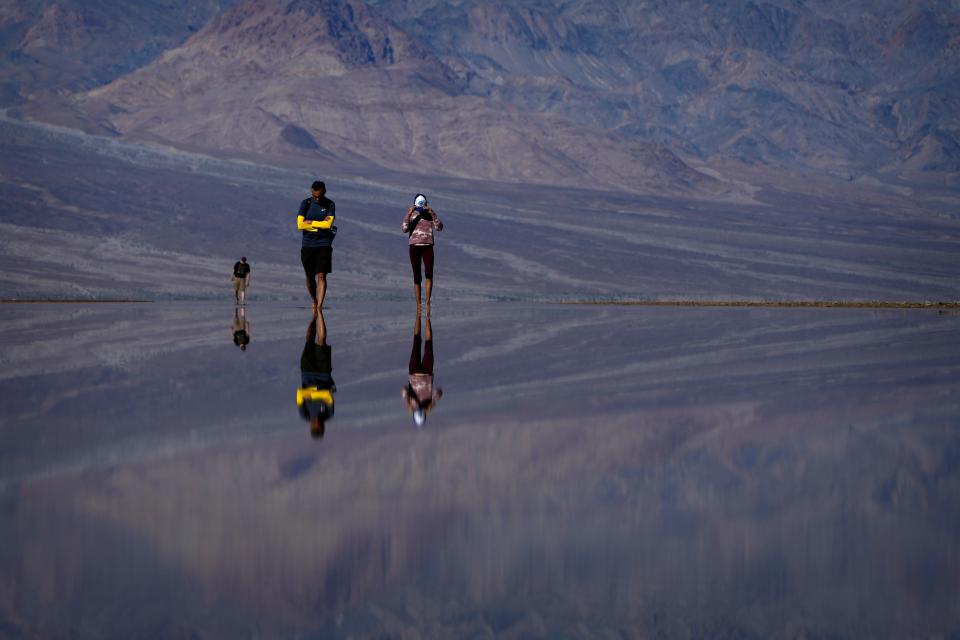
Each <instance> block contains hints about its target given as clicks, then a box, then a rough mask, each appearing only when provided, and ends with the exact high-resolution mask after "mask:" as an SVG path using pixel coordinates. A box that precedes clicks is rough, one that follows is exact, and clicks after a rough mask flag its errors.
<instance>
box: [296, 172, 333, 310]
mask: <svg viewBox="0 0 960 640" xmlns="http://www.w3.org/2000/svg"><path fill="white" fill-rule="evenodd" d="M310 193H311V196H310V197H309V198H307V199H306V200H304V201H303V202H301V203H300V210H299V211H298V212H297V229H299V230H300V231H302V232H303V243H302V245H301V248H300V262H301V263H302V264H303V271H304V273H305V274H306V276H307V291H308V292H310V300H312V301H313V307H314V308H315V309H316V310H317V311H319V310H320V308H321V307H322V306H323V298H324V296H326V295H327V274H328V273H330V272H331V271H332V270H333V268H332V263H333V237H334V236H335V235H336V233H337V228H336V227H335V226H333V221H334V218H335V216H336V205H334V203H333V200H330V199H329V198H327V197H326V193H327V186H326V185H325V184H324V183H323V182H321V181H319V180H317V181H316V182H314V183H313V184H312V185H311V186H310Z"/></svg>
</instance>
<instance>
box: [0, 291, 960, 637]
mask: <svg viewBox="0 0 960 640" xmlns="http://www.w3.org/2000/svg"><path fill="white" fill-rule="evenodd" d="M322 320H323V321H322V322H320V323H316V322H313V321H312V318H311V315H310V312H309V311H307V310H306V309H303V308H295V307H290V306H258V305H251V306H250V307H249V308H248V309H247V310H246V313H245V316H244V317H240V315H239V314H236V313H235V310H234V309H233V307H231V306H220V305H213V304H175V305H160V304H145V305H4V306H2V307H0V332H2V336H3V340H2V343H3V344H2V346H0V362H2V364H3V367H2V371H0V401H2V406H0V514H2V517H0V637H12V638H17V637H66V636H70V637H83V638H88V637H89V638H99V637H109V638H114V637H116V638H121V637H122V638H127V637H164V638H165V637H175V638H179V637H183V638H191V637H201V638H244V637H320V638H327V637H331V638H337V637H505V638H514V637H517V638H519V637H600V638H608V637H609V638H621V637H626V638H642V637H784V638H786V637H789V638H794V637H896V638H907V637H918V638H919V637H950V634H951V633H952V634H957V633H960V420H958V417H960V376H958V373H960V331H958V330H960V316H958V315H956V314H952V313H942V312H941V313H938V312H937V311H930V310H921V311H917V310H907V311H904V310H845V309H735V308H724V309H716V308H639V307H583V306H576V307H570V306H559V305H540V306H535V305H519V304H517V305H513V304H493V305H490V304H488V305H480V304H475V305H471V304H442V305H439V304H438V305H437V306H436V308H435V309H434V311H433V315H432V318H431V322H430V323H429V325H428V323H427V322H426V321H425V319H424V320H421V322H419V323H418V322H417V321H416V315H415V313H414V311H413V309H412V308H410V307H409V305H405V304H392V303H391V304H380V305H373V304H344V305H342V306H338V305H337V304H334V305H333V307H332V308H331V309H329V310H327V311H326V312H325V313H324V316H323V318H322ZM238 331H240V332H245V333H246V336H247V337H248V338H249V344H248V345H246V348H245V349H241V345H242V344H243V343H244V342H245V339H244V337H243V335H239V336H238V333H237V332H238ZM418 333H419V337H418V335H417V334H418ZM428 338H429V340H428ZM237 343H240V344H237ZM428 343H429V344H428ZM431 355H432V363H431V362H430V359H431V358H430V356H431ZM431 364H432V366H431ZM431 372H432V381H431V379H430V376H431ZM416 376H419V377H416ZM411 382H414V383H415V384H414V385H413V386H416V387H418V389H413V388H412V387H408V385H409V384H410V383H411ZM424 385H426V386H427V387H428V389H427V391H426V393H425V395H424V393H423V387H424ZM304 388H307V390H306V391H302V389H304ZM411 391H420V392H421V395H422V396H423V397H430V398H432V404H431V405H430V406H428V407H427V410H426V411H424V414H423V415H424V416H425V420H424V422H423V424H422V425H419V426H418V425H417V424H416V423H415V421H414V420H413V415H414V414H413V413H412V412H411V405H410V404H409V402H408V401H407V400H405V397H404V396H405V393H406V396H407V397H410V396H411ZM414 395H416V394H414ZM298 397H299V398H300V399H302V400H303V402H302V403H301V406H298ZM318 414H320V415H321V417H323V416H325V417H326V419H325V420H324V421H323V424H322V427H321V426H320V425H319V424H318V423H317V421H316V420H315V421H314V424H313V425H311V423H310V422H308V420H306V419H304V417H303V416H304V415H305V416H306V417H307V418H309V417H310V416H312V415H318ZM331 414H332V415H331ZM321 436H322V437H321Z"/></svg>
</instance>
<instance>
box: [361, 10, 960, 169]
mask: <svg viewBox="0 0 960 640" xmlns="http://www.w3.org/2000/svg"><path fill="white" fill-rule="evenodd" d="M371 2H372V3H373V4H374V5H376V6H378V7H380V8H381V9H382V10H384V11H388V12H389V13H390V15H392V16H394V18H395V19H396V20H397V22H398V24H400V25H402V26H403V27H404V28H406V29H407V30H409V31H410V32H411V33H413V34H416V35H418V36H420V37H421V38H422V39H423V40H424V42H428V43H429V44H430V45H431V46H432V47H433V48H434V50H435V51H436V52H437V53H438V55H440V56H441V57H442V58H443V59H444V60H445V61H447V62H448V64H450V65H451V66H452V67H454V68H457V69H458V70H459V71H460V72H461V73H462V74H463V75H464V77H468V78H470V84H469V86H470V89H471V91H472V92H473V93H474V94H476V95H482V96H486V97H491V98H494V99H495V100H497V101H499V102H502V103H506V104H510V105H517V106H520V107H522V108H524V109H531V110H546V111H551V112H555V113H559V114H562V115H563V116H565V117H567V118H569V119H571V120H574V121H577V122H583V123H588V124H592V125H597V126H601V127H603V128H604V129H607V130H611V131H616V132H617V133H618V134H619V135H624V136H627V137H631V138H635V139H640V140H644V141H648V142H663V143H669V144H671V145H676V146H677V147H679V148H681V149H682V150H683V151H684V152H685V153H686V154H690V155H692V156H698V157H700V158H704V159H707V158H724V157H727V158H734V159H736V160H738V161H744V162H747V163H750V164H760V165H776V166H784V167H787V168H791V169H792V168H797V167H798V166H801V167H807V168H815V169H818V170H825V171H827V172H829V173H833V174H837V175H844V176H856V175H858V174H861V173H864V172H869V173H884V172H886V173H888V174H892V173H898V172H903V171H914V172H916V171H926V172H937V174H938V176H939V174H942V172H957V171H960V135H958V130H960V10H958V7H957V5H956V3H955V2H949V1H943V0H921V1H919V2H911V3H902V2H895V1H893V0H881V1H879V2H863V1H857V2H850V3H840V4H838V3H834V2H827V1H825V0H812V1H807V2H800V1H797V0H785V1H784V0H776V1H773V2H753V1H727V2H711V3H703V2H699V1H694V0H681V1H679V2H677V1H673V0H670V1H668V0H651V1H647V2H642V3H638V2H631V1H630V0H561V1H560V2H552V1H551V2H548V1H546V0H528V1H527V2H522V3H495V2H488V1H485V0H465V1H464V2H460V3H448V2H441V1H435V2H431V1H429V0H427V1H425V2H409V1H406V0H371ZM938 176H933V177H934V178H936V177H938ZM918 177H919V176H917V175H916V174H914V175H913V176H912V178H913V179H916V178H918Z"/></svg>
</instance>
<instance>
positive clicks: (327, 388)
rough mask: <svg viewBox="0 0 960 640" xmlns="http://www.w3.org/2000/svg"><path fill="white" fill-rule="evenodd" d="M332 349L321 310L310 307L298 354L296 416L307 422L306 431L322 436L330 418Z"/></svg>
mask: <svg viewBox="0 0 960 640" xmlns="http://www.w3.org/2000/svg"><path fill="white" fill-rule="evenodd" d="M332 371H333V364H332V350H331V349H330V345H328V344H327V323H326V322H325V321H324V319H323V312H322V311H320V312H318V311H317V310H316V308H314V313H313V319H312V320H311V321H310V325H309V326H308V327H307V337H306V342H305V343H304V345H303V354H302V355H301V356H300V388H299V389H297V408H298V409H299V410H300V417H302V418H303V419H304V420H307V421H309V422H310V435H312V436H313V437H314V438H318V439H319V438H322V437H323V433H324V431H325V430H326V426H325V423H326V421H327V420H330V419H331V418H333V394H334V393H336V392H337V385H336V384H334V382H333V376H331V375H330V374H331V372H332Z"/></svg>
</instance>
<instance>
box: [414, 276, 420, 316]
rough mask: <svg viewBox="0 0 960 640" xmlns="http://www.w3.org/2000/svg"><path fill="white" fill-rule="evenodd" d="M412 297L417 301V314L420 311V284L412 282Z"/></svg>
mask: <svg viewBox="0 0 960 640" xmlns="http://www.w3.org/2000/svg"><path fill="white" fill-rule="evenodd" d="M413 297H414V299H415V300H416V301H417V314H418V315H419V313H420V285H419V284H416V283H414V285H413Z"/></svg>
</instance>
